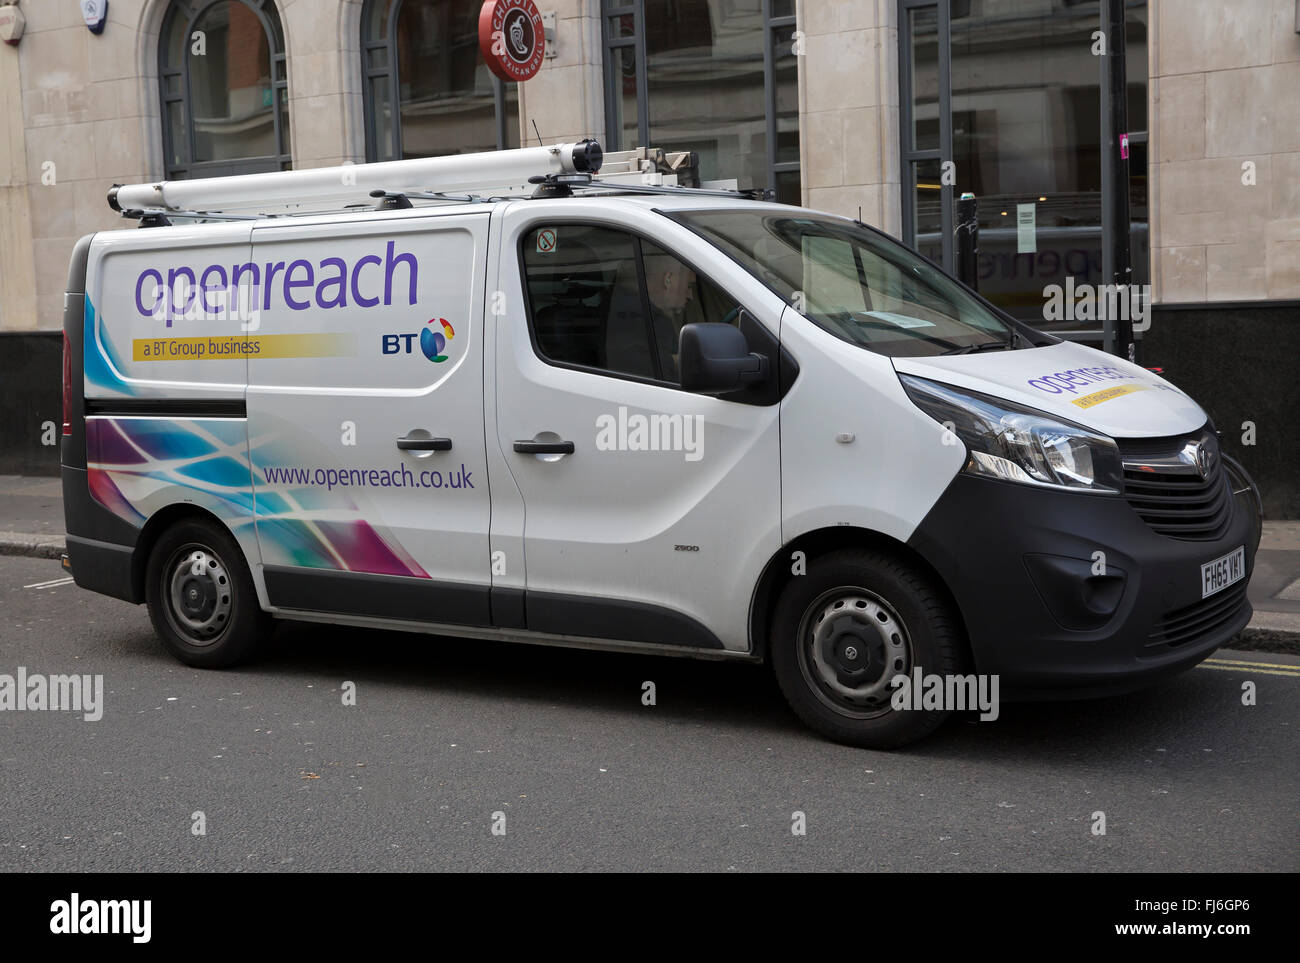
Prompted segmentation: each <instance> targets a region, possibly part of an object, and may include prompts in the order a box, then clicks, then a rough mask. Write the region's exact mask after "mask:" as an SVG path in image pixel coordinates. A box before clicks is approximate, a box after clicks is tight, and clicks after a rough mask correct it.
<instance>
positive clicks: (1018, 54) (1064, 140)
mask: <svg viewBox="0 0 1300 963" xmlns="http://www.w3.org/2000/svg"><path fill="white" fill-rule="evenodd" d="M1146 17H1147V11H1146V5H1145V4H1143V3H1134V2H1130V3H1129V4H1128V9H1127V20H1128V32H1127V37H1126V45H1127V67H1128V82H1129V89H1128V104H1129V108H1128V109H1129V123H1128V126H1129V131H1130V137H1131V140H1132V143H1131V147H1130V158H1129V171H1130V191H1131V194H1130V201H1131V205H1132V209H1131V216H1132V226H1133V234H1132V260H1133V271H1134V281H1135V282H1136V283H1144V282H1146V281H1147V280H1148V279H1149V269H1148V247H1147V223H1146V220H1147V207H1146V182H1147V170H1146V156H1147V155H1146V145H1145V137H1146V134H1145V131H1146V100H1147V64H1146V58H1147V51H1146ZM1098 19H1099V10H1098V4H1097V3H1096V2H1080V3H1074V4H1065V5H1050V6H1049V5H1046V4H1043V3H1041V2H1038V0H1014V2H999V3H997V4H993V3H990V2H987V0H984V2H980V0H971V2H969V3H965V4H954V5H953V7H952V24H951V89H952V109H951V124H952V152H953V156H952V160H953V161H954V162H955V174H956V183H955V185H954V187H953V192H952V193H953V197H954V198H956V197H960V195H961V193H962V192H963V191H971V192H973V193H974V194H975V196H976V198H977V199H978V202H979V221H980V258H979V263H978V268H977V269H978V283H979V290H980V293H981V294H982V295H984V296H985V297H987V298H989V299H990V300H991V301H993V302H994V303H995V304H998V305H999V306H1001V307H1003V308H1005V309H1006V310H1007V311H1010V312H1011V313H1012V314H1014V315H1016V316H1018V317H1022V318H1025V319H1026V320H1029V321H1032V322H1033V323H1034V324H1036V325H1038V326H1040V327H1044V328H1049V329H1050V328H1053V327H1057V328H1061V329H1063V330H1064V329H1079V328H1085V327H1089V326H1093V327H1097V326H1099V324H1094V325H1088V324H1077V323H1074V322H1061V323H1059V324H1051V323H1046V324H1045V323H1044V321H1043V317H1042V305H1043V289H1044V288H1045V287H1046V286H1048V285H1052V284H1064V281H1065V278H1066V277H1073V278H1074V281H1075V283H1076V284H1085V283H1087V284H1093V285H1095V284H1101V283H1103V279H1102V276H1101V275H1102V235H1101V213H1102V203H1103V197H1102V193H1101V165H1102V145H1101V135H1100V128H1101V94H1102V92H1101V86H1100V77H1099V69H1098V60H1097V57H1095V56H1093V54H1092V45H1093V38H1092V34H1093V31H1095V30H1097V28H1098ZM917 63H918V66H920V60H919V58H918V62H917ZM923 72H930V73H932V72H933V67H932V66H927V67H926V71H923ZM931 115H932V112H931V111H930V110H929V108H928V105H925V104H918V109H917V111H916V116H917V131H918V135H919V134H920V132H921V131H922V130H924V129H925V127H926V124H925V122H924V121H923V119H922V118H925V117H928V116H931ZM922 179H928V178H920V177H918V181H920V180H922ZM922 193H923V191H921V190H920V186H919V183H918V195H920V194H922ZM920 205H921V202H920V201H919V200H918V206H920ZM1021 210H1023V211H1024V212H1025V215H1026V216H1027V217H1030V218H1032V220H1031V221H1030V223H1032V225H1033V242H1032V244H1030V243H1028V238H1026V237H1025V235H1024V234H1023V232H1019V231H1017V213H1018V211H1021ZM936 225H937V216H936V217H934V218H929V219H927V218H926V217H924V216H921V217H919V218H918V219H917V221H916V238H915V242H916V246H917V248H918V249H919V250H921V251H922V252H923V253H925V254H927V255H928V256H931V257H935V258H937V257H938V252H939V244H940V238H939V235H938V233H937V230H936Z"/></svg>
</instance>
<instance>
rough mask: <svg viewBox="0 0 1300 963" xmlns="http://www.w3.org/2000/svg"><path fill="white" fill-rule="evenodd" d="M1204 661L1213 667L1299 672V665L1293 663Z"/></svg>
mask: <svg viewBox="0 0 1300 963" xmlns="http://www.w3.org/2000/svg"><path fill="white" fill-rule="evenodd" d="M1205 661H1206V662H1210V663H1212V664H1214V665H1258V666H1263V667H1264V668H1266V669H1289V670H1291V671H1292V672H1300V665H1298V664H1296V663H1294V662H1251V661H1249V660H1247V659H1219V658H1210V659H1206V660H1205Z"/></svg>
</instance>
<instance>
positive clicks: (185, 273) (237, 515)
mask: <svg viewBox="0 0 1300 963" xmlns="http://www.w3.org/2000/svg"><path fill="white" fill-rule="evenodd" d="M251 233H252V231H251V228H250V227H248V226H246V225H217V226H215V227H214V226H212V225H205V226H203V227H202V228H201V229H199V228H193V227H187V228H158V229H150V230H147V231H114V232H106V233H101V234H99V235H96V236H95V237H94V239H93V241H92V242H90V243H86V244H85V248H84V251H83V250H82V248H81V247H80V246H79V248H78V254H77V256H80V257H82V258H84V261H83V264H84V267H78V266H77V263H76V262H77V256H74V267H73V276H72V277H71V278H70V283H69V295H68V298H67V305H66V307H65V319H64V327H65V333H67V335H68V343H69V347H70V349H71V352H72V370H73V371H74V372H80V374H81V377H80V378H78V377H76V375H75V374H74V377H73V390H72V392H71V395H72V404H71V406H70V412H69V418H70V422H71V428H72V434H71V435H69V436H68V437H67V438H66V439H65V443H64V451H65V458H64V464H65V468H64V492H65V506H66V507H65V514H66V519H67V526H68V543H69V556H70V561H71V564H72V569H73V576H74V578H75V579H76V580H77V583H78V584H79V585H82V586H83V587H86V588H90V589H93V590H95V591H100V592H103V593H104V594H108V595H112V596H115V597H117V598H122V599H126V600H127V601H131V602H140V601H143V586H142V580H141V571H142V566H141V564H140V563H141V561H142V560H141V559H139V558H136V557H135V555H136V548H137V546H138V543H139V539H140V532H141V530H142V529H143V528H144V526H145V525H146V523H147V522H148V520H149V519H150V518H152V517H153V516H154V515H155V514H156V513H157V512H159V511H161V510H162V509H164V508H167V507H169V506H172V505H177V504H183V505H187V506H194V507H195V508H201V509H203V510H205V511H207V512H210V513H212V514H213V515H215V516H216V517H217V518H219V519H221V520H222V521H223V522H224V523H225V524H226V525H227V526H228V527H229V529H230V530H231V532H232V533H233V534H234V535H235V537H236V539H237V540H238V541H239V543H240V546H241V548H242V549H243V551H244V553H245V556H246V557H247V558H248V559H249V561H250V562H251V563H256V561H257V543H256V538H255V536H254V534H253V532H252V528H251V523H250V519H251V514H252V511H251V504H252V484H251V480H250V477H249V470H248V464H247V447H248V443H247V431H246V427H245V424H246V421H245V418H244V405H245V401H244V391H245V386H246V383H247V361H246V360H245V354H246V351H245V350H243V348H242V345H244V344H245V343H246V342H247V339H248V337H249V330H250V329H251V328H252V327H253V326H254V325H255V318H252V319H251V320H250V318H251V314H250V312H249V311H248V310H246V309H248V308H251V306H252V297H253V292H252V291H251V290H249V291H246V292H245V294H244V305H245V308H244V309H241V308H240V307H239V305H238V297H237V296H236V295H235V294H234V292H233V290H232V289H231V286H230V285H229V284H228V279H229V277H230V273H231V272H230V270H229V269H228V268H225V267H222V268H221V269H220V270H208V267H209V266H210V265H214V264H216V265H226V264H230V265H239V264H241V263H244V262H246V261H247V258H248V255H249V253H250V249H251V247H250V243H249V241H250V237H251ZM79 274H80V276H78V275H79ZM78 289H79V290H78Z"/></svg>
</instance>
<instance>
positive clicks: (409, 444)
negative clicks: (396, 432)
mask: <svg viewBox="0 0 1300 963" xmlns="http://www.w3.org/2000/svg"><path fill="white" fill-rule="evenodd" d="M397 447H398V448H400V449H401V450H402V451H451V439H450V438H412V437H411V436H410V435H406V436H405V437H403V438H398V439H397Z"/></svg>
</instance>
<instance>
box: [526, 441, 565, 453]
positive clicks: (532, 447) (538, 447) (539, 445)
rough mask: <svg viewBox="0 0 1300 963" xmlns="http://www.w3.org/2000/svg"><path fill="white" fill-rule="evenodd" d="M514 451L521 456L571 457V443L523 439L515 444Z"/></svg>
mask: <svg viewBox="0 0 1300 963" xmlns="http://www.w3.org/2000/svg"><path fill="white" fill-rule="evenodd" d="M515 451H517V452H519V453H520V454H521V455H572V454H573V442H571V441H532V440H531V439H525V440H523V441H517V442H515Z"/></svg>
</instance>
